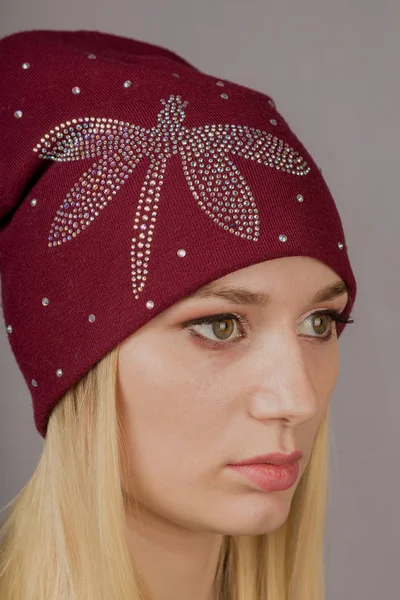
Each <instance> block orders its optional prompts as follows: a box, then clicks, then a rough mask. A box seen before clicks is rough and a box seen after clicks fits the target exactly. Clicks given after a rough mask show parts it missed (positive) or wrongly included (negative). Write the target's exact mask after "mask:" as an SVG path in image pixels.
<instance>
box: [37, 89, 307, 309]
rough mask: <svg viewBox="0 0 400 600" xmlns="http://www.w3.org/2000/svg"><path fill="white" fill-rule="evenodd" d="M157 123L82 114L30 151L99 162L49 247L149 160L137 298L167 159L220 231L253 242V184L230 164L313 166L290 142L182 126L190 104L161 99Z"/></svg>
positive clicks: (135, 275)
mask: <svg viewBox="0 0 400 600" xmlns="http://www.w3.org/2000/svg"><path fill="white" fill-rule="evenodd" d="M161 104H162V105H163V108H162V109H161V110H160V112H159V114H158V123H157V126H155V127H151V128H150V129H145V128H144V127H141V126H140V125H134V124H131V123H126V122H123V121H118V120H115V119H106V118H96V117H84V118H78V119H72V121H67V122H65V123H61V124H60V125H59V126H57V127H55V128H54V129H52V130H50V132H49V133H46V134H45V135H44V137H43V138H42V139H41V140H40V143H39V144H37V146H36V147H35V148H34V149H33V151H34V152H37V153H38V156H39V158H43V159H51V160H54V161H58V162H63V161H76V160H83V159H88V158H93V159H96V162H95V163H94V164H93V165H92V167H91V168H89V169H88V170H87V171H86V172H85V173H84V174H83V175H82V177H81V178H80V179H79V181H77V182H76V183H75V184H74V186H73V187H72V188H71V189H70V191H69V192H68V193H67V195H66V197H65V198H64V200H63V202H62V204H61V205H60V207H59V208H58V210H57V212H56V215H55V217H54V220H53V222H52V225H51V228H50V234H49V237H48V246H49V247H53V246H60V245H62V244H63V243H65V242H69V241H70V240H72V239H73V238H76V237H77V236H78V235H79V234H80V233H81V232H82V231H83V230H84V229H86V228H87V227H88V226H89V225H90V224H91V223H92V222H93V221H94V220H95V219H96V218H97V217H98V216H99V215H100V213H101V211H102V210H103V209H104V208H105V207H106V206H107V205H108V203H109V202H110V201H111V200H112V198H113V196H115V195H116V194H118V191H119V190H120V189H121V186H123V185H124V183H125V182H126V180H127V179H128V178H129V176H130V175H131V174H132V172H133V170H134V169H135V167H136V165H137V164H138V163H139V162H140V161H141V160H142V159H143V158H145V157H146V158H149V159H150V165H149V168H148V171H147V174H146V176H145V179H144V182H143V186H142V189H141V192H140V196H139V200H138V205H137V210H136V214H135V219H134V225H133V229H134V230H135V233H134V236H135V237H133V238H132V246H131V281H132V288H133V293H134V297H135V299H139V297H140V293H141V292H142V291H143V289H144V287H145V281H146V279H147V273H148V263H149V257H150V248H151V241H152V239H153V233H154V229H155V225H156V221H157V209H158V203H159V200H160V197H161V195H162V186H163V179H164V173H165V170H166V167H167V163H168V159H170V158H171V157H172V155H174V154H176V155H179V156H180V158H181V161H182V168H183V173H184V176H185V178H186V181H187V184H188V187H189V190H190V191H191V193H192V196H193V198H194V200H195V201H196V203H197V204H198V206H199V207H200V209H201V210H202V211H204V213H205V214H206V215H207V216H208V217H209V218H210V219H211V220H212V221H213V222H214V223H216V224H217V225H218V226H219V227H221V228H222V229H223V230H225V231H227V232H229V233H232V234H234V235H236V236H238V237H241V238H245V239H247V240H251V241H254V242H256V241H257V239H258V236H259V232H260V220H259V213H258V209H257V205H256V202H255V199H254V197H253V194H252V191H251V189H250V186H249V185H248V184H247V182H246V180H245V178H244V177H243V175H242V174H241V173H240V171H239V169H238V168H237V167H236V166H235V164H234V162H233V161H232V160H231V157H230V155H237V156H241V157H244V158H245V159H249V160H253V161H256V162H258V163H261V164H263V165H265V166H267V167H272V168H275V169H280V170H281V171H286V172H288V173H291V174H294V175H306V174H307V173H308V172H309V171H310V167H309V166H308V165H307V163H306V162H305V161H304V160H303V158H302V157H301V156H300V155H299V153H298V152H297V151H295V150H294V149H293V148H291V147H290V146H289V145H288V144H287V143H285V142H283V141H282V140H280V139H279V138H278V137H276V136H274V135H273V134H272V133H267V132H266V131H262V130H260V129H255V128H253V127H247V126H242V125H222V124H216V125H204V126H202V127H195V128H191V129H189V128H187V127H185V126H184V125H183V122H184V119H185V117H186V113H185V110H184V109H185V108H186V106H187V105H188V102H187V101H183V100H182V98H181V97H180V96H174V95H171V96H170V97H169V99H168V100H165V99H162V100H161Z"/></svg>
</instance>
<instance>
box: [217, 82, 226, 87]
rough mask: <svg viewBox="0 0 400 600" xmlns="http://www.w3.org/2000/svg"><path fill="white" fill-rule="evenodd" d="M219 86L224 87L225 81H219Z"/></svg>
mask: <svg viewBox="0 0 400 600" xmlns="http://www.w3.org/2000/svg"><path fill="white" fill-rule="evenodd" d="M217 85H219V86H220V87H224V85H225V84H224V82H223V81H217Z"/></svg>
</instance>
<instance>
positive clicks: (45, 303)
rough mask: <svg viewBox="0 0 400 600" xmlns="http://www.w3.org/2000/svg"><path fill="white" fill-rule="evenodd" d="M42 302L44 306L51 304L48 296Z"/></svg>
mask: <svg viewBox="0 0 400 600" xmlns="http://www.w3.org/2000/svg"><path fill="white" fill-rule="evenodd" d="M42 304H43V306H48V305H49V299H48V298H43V300H42Z"/></svg>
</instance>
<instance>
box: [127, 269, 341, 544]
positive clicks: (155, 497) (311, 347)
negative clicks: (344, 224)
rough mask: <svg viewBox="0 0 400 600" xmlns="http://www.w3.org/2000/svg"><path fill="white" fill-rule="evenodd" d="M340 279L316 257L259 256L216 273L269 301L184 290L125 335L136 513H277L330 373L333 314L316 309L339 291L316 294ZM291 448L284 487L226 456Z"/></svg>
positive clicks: (205, 523) (320, 409)
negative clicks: (293, 455) (257, 478)
mask: <svg viewBox="0 0 400 600" xmlns="http://www.w3.org/2000/svg"><path fill="white" fill-rule="evenodd" d="M338 281H340V278H339V277H338V276H337V275H336V273H335V272H334V271H332V270H331V269H330V268H329V267H327V266H326V265H324V264H323V263H321V262H319V261H317V260H315V259H313V258H308V257H289V258H281V259H276V260H271V261H267V262H264V263H259V264H256V265H252V266H250V267H247V268H245V269H241V270H240V271H236V272H235V273H232V274H229V275H227V276H225V277H222V278H221V279H218V280H217V281H216V282H214V283H215V284H216V285H217V286H218V289H222V288H224V289H226V288H232V287H235V288H241V289H243V290H248V291H251V292H254V293H257V292H262V293H264V294H268V296H269V298H270V299H269V302H268V303H267V304H265V305H263V306H258V305H254V304H246V303H245V295H244V294H243V295H242V299H239V300H240V303H237V302H233V300H232V296H231V294H230V293H228V292H225V297H211V296H210V297H194V298H185V299H183V300H182V301H180V302H179V303H177V304H174V305H173V306H171V307H170V308H169V309H167V310H166V311H164V312H163V313H161V314H160V315H158V316H157V317H155V318H154V319H152V320H151V321H150V322H149V323H147V324H146V325H145V326H143V327H142V328H140V329H139V330H138V331H137V332H135V333H134V334H133V335H132V336H130V337H129V338H128V339H126V340H125V341H124V342H123V344H122V345H121V348H120V353H119V367H118V386H119V395H118V402H119V410H120V414H121V417H122V423H123V428H124V435H125V437H126V441H127V445H128V461H129V466H130V473H131V480H130V482H129V489H128V493H130V494H132V495H133V494H134V495H135V496H136V500H137V503H138V506H139V509H140V512H141V514H142V515H143V514H144V513H146V514H147V516H148V517H150V518H151V515H153V516H154V517H156V518H157V519H159V518H160V517H161V518H163V519H167V520H168V521H172V522H174V523H176V524H178V525H180V526H183V527H185V528H188V529H190V530H192V531H207V532H215V533H217V532H218V533H223V534H232V535H256V534H262V533H268V532H270V531H273V530H275V529H277V528H278V527H280V526H281V525H282V524H283V523H284V521H285V520H286V518H287V516H288V514H289V510H290V504H291V500H292V498H293V494H294V492H295V490H296V487H297V485H298V483H299V480H300V478H301V476H302V474H303V473H304V470H305V468H306V466H307V463H308V461H309V459H310V455H311V451H312V447H313V443H314V440H315V436H316V434H317V431H318V428H319V426H320V424H321V420H322V419H323V417H324V413H325V411H326V409H327V405H328V402H329V399H330V396H331V394H332V391H333V389H334V386H335V382H336V379H337V375H338V368H339V349H338V341H337V337H336V335H335V331H336V329H335V327H336V326H335V322H334V321H333V320H332V318H331V317H329V316H321V315H320V316H319V317H318V315H315V314H314V313H315V312H317V311H318V310H321V309H327V310H329V309H336V310H338V311H339V312H342V311H343V310H344V308H345V306H346V303H347V300H348V296H347V292H344V293H342V294H341V295H339V296H337V297H336V298H334V299H331V300H327V301H324V302H315V301H314V300H313V299H314V296H315V295H316V294H317V292H319V291H320V290H322V289H323V288H326V287H327V286H330V285H332V284H334V283H336V282H338ZM223 313H225V317H223V318H220V319H218V318H217V317H214V320H213V321H212V322H211V323H203V324H197V325H190V326H189V325H188V326H185V323H186V322H187V321H189V320H193V319H200V318H201V317H207V316H213V315H221V314H223ZM227 313H229V314H227ZM313 314H314V316H313ZM235 315H237V316H240V317H242V318H243V323H240V322H238V321H237V320H236V318H235ZM332 332H333V337H329V335H330V334H331V333H332ZM293 450H300V451H302V452H303V453H304V457H303V458H302V459H301V460H300V462H299V466H300V471H299V475H298V478H297V480H296V482H295V483H294V484H293V485H292V486H291V487H290V488H288V489H285V490H281V491H264V490H262V489H260V488H259V487H258V486H257V485H255V484H254V483H251V482H250V481H249V480H248V479H247V478H246V477H244V476H243V475H241V474H240V473H238V472H237V471H235V470H233V469H232V468H230V467H228V466H227V465H228V464H232V463H237V462H240V461H243V460H245V459H249V458H252V457H254V456H256V455H260V454H269V453H271V452H282V453H285V454H287V453H290V452H292V451H293Z"/></svg>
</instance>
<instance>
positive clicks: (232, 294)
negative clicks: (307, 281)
mask: <svg viewBox="0 0 400 600" xmlns="http://www.w3.org/2000/svg"><path fill="white" fill-rule="evenodd" d="M349 292H350V289H349V287H348V285H347V284H346V283H345V282H344V281H342V280H339V281H335V283H332V284H330V285H328V286H327V287H325V288H323V289H321V290H319V291H318V292H317V293H316V294H315V296H314V298H313V299H312V301H311V302H312V303H315V304H318V303H320V302H328V301H329V300H333V299H334V298H337V297H338V296H342V295H343V294H345V293H348V294H349ZM191 298H223V299H224V300H228V301H229V302H233V303H234V304H242V305H243V304H249V305H252V306H260V307H265V306H268V304H269V303H270V302H271V296H270V295H269V294H266V293H265V292H253V291H251V290H247V289H245V288H241V287H220V285H219V284H217V283H214V282H212V283H209V284H208V285H206V286H204V287H202V288H200V289H199V290H197V291H196V292H194V293H193V294H191V295H190V296H188V297H187V299H191Z"/></svg>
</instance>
